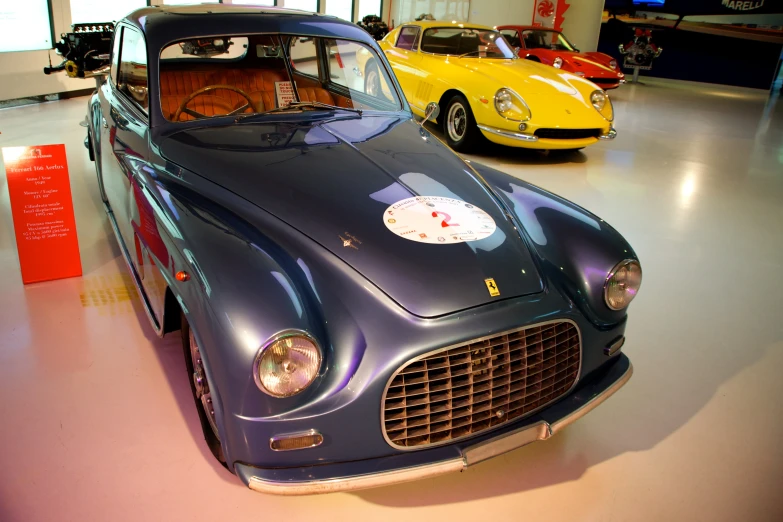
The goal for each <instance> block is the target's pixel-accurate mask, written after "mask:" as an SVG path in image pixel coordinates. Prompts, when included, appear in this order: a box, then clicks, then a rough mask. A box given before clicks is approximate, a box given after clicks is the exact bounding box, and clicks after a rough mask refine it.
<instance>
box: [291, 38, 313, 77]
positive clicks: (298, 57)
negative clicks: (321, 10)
mask: <svg viewBox="0 0 783 522" xmlns="http://www.w3.org/2000/svg"><path fill="white" fill-rule="evenodd" d="M316 42H317V39H316V38H313V37H307V36H297V37H295V38H293V39H292V40H291V47H290V48H289V52H290V53H291V65H292V66H293V68H294V70H295V71H296V72H298V73H302V74H306V75H308V76H312V77H313V78H318V46H317V45H316Z"/></svg>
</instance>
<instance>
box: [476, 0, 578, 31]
mask: <svg viewBox="0 0 783 522" xmlns="http://www.w3.org/2000/svg"><path fill="white" fill-rule="evenodd" d="M571 1H582V0H571ZM534 5H535V0H505V1H504V0H491V1H490V0H473V1H472V2H471V3H470V17H469V18H468V21H469V22H472V23H474V24H481V25H488V26H490V27H495V26H497V25H506V24H517V25H530V23H531V22H532V20H533V6H534Z"/></svg>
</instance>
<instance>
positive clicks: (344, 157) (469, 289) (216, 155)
mask: <svg viewBox="0 0 783 522" xmlns="http://www.w3.org/2000/svg"><path fill="white" fill-rule="evenodd" d="M281 119H287V118H286V117H283V118H281ZM160 152H161V154H162V155H163V157H165V158H166V159H167V160H169V161H171V162H173V163H176V164H178V165H180V166H182V167H184V168H186V169H187V170H189V171H190V172H192V173H195V174H197V175H199V176H202V177H205V178H207V179H209V180H210V181H212V182H214V183H216V184H218V185H220V186H222V187H224V188H226V189H228V190H230V191H232V192H234V193H235V194H237V196H239V197H242V198H245V199H246V200H248V201H250V202H252V203H253V204H255V205H256V206H257V207H259V208H261V209H263V210H265V211H267V212H269V213H271V214H273V215H275V216H277V217H278V218H279V219H281V220H283V221H285V222H286V223H288V224H289V225H291V226H292V227H294V228H296V229H297V230H299V231H301V232H302V233H304V234H306V235H308V236H309V237H310V238H312V239H313V240H315V241H316V242H318V243H319V244H321V245H322V246H324V247H325V248H327V249H329V250H330V251H331V252H332V253H334V254H335V255H336V256H338V257H339V258H341V259H342V260H344V261H345V262H346V263H348V264H350V265H351V266H352V267H353V268H354V269H356V270H357V271H359V272H360V273H361V274H363V275H364V276H365V277H366V278H367V279H369V280H370V281H372V282H373V283H374V284H375V285H376V286H377V287H379V288H380V289H381V290H383V291H384V292H385V293H386V294H387V295H389V296H390V297H391V298H392V299H394V300H395V301H396V302H397V303H399V304H400V305H401V306H403V307H404V308H406V309H407V310H408V311H410V312H411V313H413V314H416V315H419V316H422V317H435V316H439V315H444V314H447V313H450V312H455V311H458V310H463V309H466V308H471V307H475V306H479V305H482V304H485V303H488V302H491V301H493V300H498V299H503V298H509V297H517V296H522V295H529V294H534V293H538V292H541V291H542V290H543V282H542V280H541V277H540V275H539V273H538V271H537V270H536V267H535V265H534V262H533V259H532V257H531V254H530V251H529V250H528V248H527V246H526V244H525V243H524V241H523V240H522V239H521V237H520V236H519V234H518V232H517V230H516V229H515V228H514V226H513V224H512V223H511V222H510V221H509V220H508V218H507V213H506V210H505V209H504V207H502V205H501V204H500V203H499V201H498V200H497V198H496V197H495V196H494V194H493V193H492V192H491V190H489V189H488V187H487V186H486V184H485V183H484V182H483V180H482V179H481V178H480V177H479V176H478V174H476V173H475V172H474V171H473V170H472V169H470V167H469V166H468V165H467V164H465V163H464V162H463V161H462V160H461V159H460V158H459V157H458V156H456V155H455V154H454V153H453V152H451V151H450V150H449V149H447V148H446V147H445V146H444V145H442V144H441V143H440V142H439V141H438V140H436V139H434V138H432V137H430V136H429V133H427V132H426V131H424V130H422V129H420V128H419V126H418V125H416V124H415V122H413V121H412V120H410V119H408V118H404V117H400V116H397V115H395V116H389V117H387V116H366V115H365V116H363V117H356V118H349V119H331V120H328V121H326V120H324V121H320V122H312V121H308V122H302V121H278V122H263V123H257V122H256V123H240V124H232V125H228V126H217V127H215V126H212V127H201V128H191V129H189V130H183V131H179V132H177V133H174V134H172V135H169V136H168V137H165V138H163V139H161V140H160ZM414 196H436V197H443V198H452V199H456V200H460V201H464V202H465V204H467V205H470V206H474V207H478V208H480V209H482V210H483V211H484V212H486V213H487V214H488V215H489V216H490V217H491V218H492V220H493V221H494V222H495V225H496V227H497V228H496V229H495V231H494V233H492V234H491V235H490V236H488V237H486V238H484V239H480V240H477V241H468V242H462V243H454V244H445V243H439V244H429V243H422V242H417V241H413V240H410V239H406V238H405V237H404V236H401V235H397V233H394V232H392V231H391V230H390V228H389V227H387V222H386V221H387V219H393V218H388V216H387V215H386V212H387V210H388V209H389V207H390V206H392V205H393V204H395V203H397V202H399V201H401V200H404V199H407V198H410V197H414ZM433 219H436V220H440V216H438V217H437V218H433ZM444 230H446V229H445V228H444ZM449 230H455V229H453V228H452V229H449ZM445 235H446V234H444V236H445ZM444 240H445V237H444ZM489 278H492V279H493V280H494V285H495V287H496V288H497V289H498V290H499V292H500V295H499V296H491V295H490V292H489V290H488V286H487V282H485V280H486V279H489Z"/></svg>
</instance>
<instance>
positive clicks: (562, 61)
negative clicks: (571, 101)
mask: <svg viewBox="0 0 783 522" xmlns="http://www.w3.org/2000/svg"><path fill="white" fill-rule="evenodd" d="M497 29H498V31H500V32H501V34H502V35H503V36H504V37H505V38H506V40H507V41H508V42H509V43H510V44H511V45H512V46H514V47H515V48H517V49H519V50H518V51H517V52H518V54H519V57H520V58H527V59H528V60H533V61H537V62H540V63H544V64H546V65H552V66H553V67H556V68H558V69H561V70H563V71H568V72H570V73H573V74H576V75H577V76H581V77H583V78H587V79H588V80H590V81H591V82H593V83H595V84H596V85H598V86H599V87H601V88H602V89H616V88H617V87H619V86H620V84H621V83H625V74H623V72H622V71H621V70H620V68H619V67H618V66H617V60H615V59H614V58H612V57H611V56H609V55H608V54H604V53H598V52H585V53H583V52H581V51H580V50H579V49H577V48H576V47H574V45H573V44H572V43H571V42H569V41H568V38H566V37H565V35H564V34H563V33H561V32H560V31H555V30H554V29H546V28H542V27H529V26H524V25H501V26H498V28H497Z"/></svg>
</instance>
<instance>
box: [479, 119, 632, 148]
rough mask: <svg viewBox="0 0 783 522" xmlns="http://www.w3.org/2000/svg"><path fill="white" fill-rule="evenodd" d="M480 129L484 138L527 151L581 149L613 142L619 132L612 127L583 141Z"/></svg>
mask: <svg viewBox="0 0 783 522" xmlns="http://www.w3.org/2000/svg"><path fill="white" fill-rule="evenodd" d="M478 127H479V129H481V133H482V134H483V135H484V137H486V138H487V139H488V140H489V141H491V142H493V143H497V144H499V145H506V146H508V147H522V148H526V149H552V150H556V149H560V150H562V149H581V148H582V147H587V146H588V145H592V144H594V143H598V142H599V141H601V140H613V139H614V138H615V137H616V136H617V131H616V130H614V128H612V127H609V128H608V129H605V130H604V132H603V133H602V134H601V135H599V136H598V137H595V138H582V139H546V138H539V137H538V136H535V135H534V134H528V133H527V132H519V131H514V130H507V129H499V128H497V127H490V126H488V125H482V124H479V126H478Z"/></svg>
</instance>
